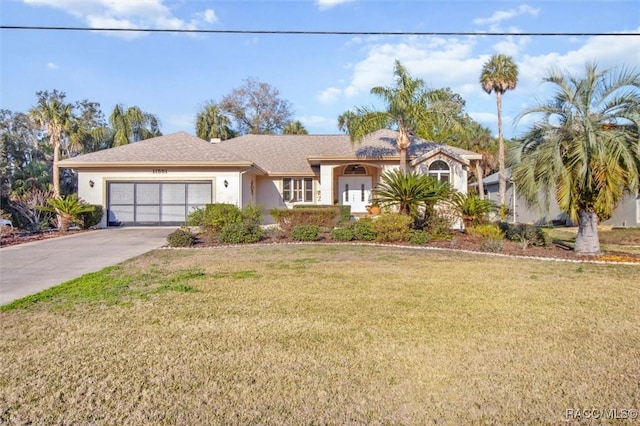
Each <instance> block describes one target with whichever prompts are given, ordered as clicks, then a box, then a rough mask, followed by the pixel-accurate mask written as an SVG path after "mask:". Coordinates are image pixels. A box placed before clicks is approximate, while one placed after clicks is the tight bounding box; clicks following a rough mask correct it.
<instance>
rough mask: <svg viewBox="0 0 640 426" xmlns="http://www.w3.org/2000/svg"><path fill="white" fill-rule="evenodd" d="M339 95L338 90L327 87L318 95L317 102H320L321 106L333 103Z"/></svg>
mask: <svg viewBox="0 0 640 426" xmlns="http://www.w3.org/2000/svg"><path fill="white" fill-rule="evenodd" d="M341 93H342V90H340V89H338V88H337V87H329V88H327V89H325V90H323V91H322V92H320V94H319V95H318V101H320V103H321V104H325V105H326V104H330V103H333V102H334V101H335V100H336V99H337V98H338V96H340V94H341Z"/></svg>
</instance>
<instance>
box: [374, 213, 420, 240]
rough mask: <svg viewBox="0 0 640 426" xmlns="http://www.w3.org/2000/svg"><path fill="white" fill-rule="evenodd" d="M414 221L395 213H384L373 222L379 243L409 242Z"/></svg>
mask: <svg viewBox="0 0 640 426" xmlns="http://www.w3.org/2000/svg"><path fill="white" fill-rule="evenodd" d="M412 224H413V219H411V217H409V216H406V215H401V214H395V213H384V214H382V215H380V216H379V217H378V218H377V219H376V220H374V221H373V230H374V232H375V233H376V241H378V242H387V243H390V242H397V241H407V240H408V239H409V231H410V230H411V225H412Z"/></svg>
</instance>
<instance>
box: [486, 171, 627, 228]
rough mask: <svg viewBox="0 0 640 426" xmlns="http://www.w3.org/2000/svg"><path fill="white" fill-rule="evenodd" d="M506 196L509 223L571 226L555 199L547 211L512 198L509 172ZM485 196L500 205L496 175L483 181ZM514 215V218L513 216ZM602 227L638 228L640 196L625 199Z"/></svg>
mask: <svg viewBox="0 0 640 426" xmlns="http://www.w3.org/2000/svg"><path fill="white" fill-rule="evenodd" d="M506 177H507V194H506V204H507V207H508V208H509V219H508V220H509V221H510V222H520V223H534V224H540V225H543V224H557V225H571V220H569V218H568V216H567V214H566V213H564V212H563V211H562V210H560V207H559V206H558V203H557V202H556V200H555V199H551V200H550V205H549V210H548V211H545V209H544V208H543V207H540V208H538V207H529V206H528V205H527V203H526V202H525V201H524V200H523V199H522V198H520V197H519V196H518V194H517V191H516V194H515V197H514V188H513V183H512V182H511V180H510V178H511V170H510V169H507V170H506ZM483 183H484V192H485V196H486V197H487V198H489V199H490V200H492V201H494V202H495V203H496V205H499V204H500V194H499V192H498V173H494V174H492V175H489V176H487V177H486V178H484V179H483ZM514 213H515V216H514ZM602 224H603V225H611V226H620V227H636V226H640V196H638V195H636V196H635V197H634V196H628V197H626V198H625V199H624V200H623V201H622V202H621V203H620V205H619V206H618V207H616V209H615V210H614V212H613V215H612V216H611V219H609V220H607V221H604V222H602Z"/></svg>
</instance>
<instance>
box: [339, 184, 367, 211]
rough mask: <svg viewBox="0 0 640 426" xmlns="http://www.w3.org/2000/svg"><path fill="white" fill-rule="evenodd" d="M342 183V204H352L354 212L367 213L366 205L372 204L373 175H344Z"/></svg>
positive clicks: (340, 189)
mask: <svg viewBox="0 0 640 426" xmlns="http://www.w3.org/2000/svg"><path fill="white" fill-rule="evenodd" d="M338 185H340V188H339V191H340V204H343V205H347V206H351V212H352V213H366V211H367V208H366V207H365V206H367V205H369V204H371V176H357V177H356V176H348V177H347V176H342V177H340V178H339V179H338Z"/></svg>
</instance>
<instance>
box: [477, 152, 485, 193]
mask: <svg viewBox="0 0 640 426" xmlns="http://www.w3.org/2000/svg"><path fill="white" fill-rule="evenodd" d="M482 178H483V175H482V167H481V164H480V160H476V180H477V181H478V196H479V197H480V199H481V200H484V182H482Z"/></svg>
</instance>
